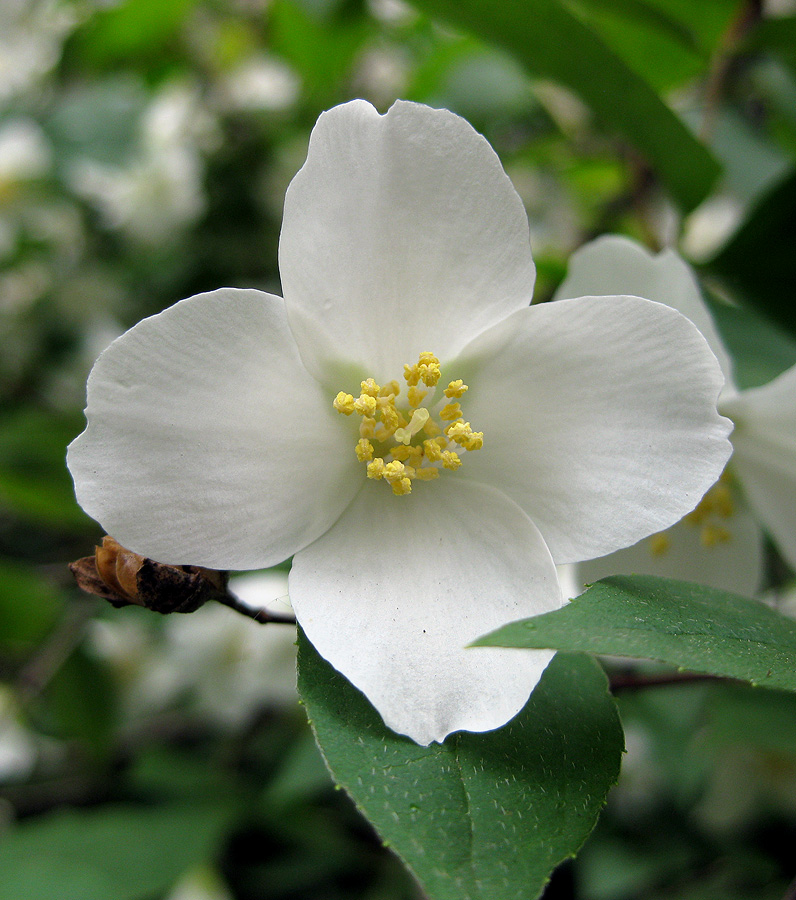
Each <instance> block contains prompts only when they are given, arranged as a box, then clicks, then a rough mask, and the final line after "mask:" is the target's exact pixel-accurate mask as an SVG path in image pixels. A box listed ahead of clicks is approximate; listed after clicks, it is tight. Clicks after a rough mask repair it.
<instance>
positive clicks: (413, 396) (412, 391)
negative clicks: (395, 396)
mask: <svg viewBox="0 0 796 900" xmlns="http://www.w3.org/2000/svg"><path fill="white" fill-rule="evenodd" d="M426 394H428V391H421V390H420V388H417V387H414V386H412V387H410V388H409V390H408V391H407V397H408V399H409V405H410V406H412V407H415V406H420V404H421V403H422V402H423V399H424V398H425V396H426Z"/></svg>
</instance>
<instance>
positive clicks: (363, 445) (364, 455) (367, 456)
mask: <svg viewBox="0 0 796 900" xmlns="http://www.w3.org/2000/svg"><path fill="white" fill-rule="evenodd" d="M354 453H356V455H357V459H358V460H359V461H360V462H367V461H368V460H371V459H373V444H371V442H370V441H369V440H367V439H366V438H360V440H359V441H357V446H356V448H355V450H354Z"/></svg>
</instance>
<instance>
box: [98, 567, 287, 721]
mask: <svg viewBox="0 0 796 900" xmlns="http://www.w3.org/2000/svg"><path fill="white" fill-rule="evenodd" d="M230 588H231V590H232V592H233V593H235V594H236V595H237V596H239V597H240V599H241V600H243V602H244V603H246V605H247V606H251V607H252V608H255V609H260V608H262V609H265V608H266V607H271V608H272V609H280V610H282V611H284V610H289V606H286V605H285V597H286V595H287V573H286V572H282V571H276V572H263V573H258V574H256V575H246V576H240V577H239V578H233V579H232V580H231V583H230ZM274 603H276V604H277V605H276V607H274ZM162 624H163V629H162V632H161V633H157V632H156V631H154V630H153V629H151V628H149V627H147V626H148V622H147V620H146V619H145V618H143V619H142V618H141V617H138V616H135V617H133V616H127V617H125V616H118V617H115V618H114V619H112V620H99V621H97V622H95V623H94V624H93V632H92V643H93V646H94V648H95V650H96V652H98V653H99V655H101V656H102V657H104V658H105V659H107V660H108V661H109V662H110V663H111V665H112V666H113V668H114V669H115V671H116V674H117V676H118V678H119V680H120V684H121V686H122V692H123V698H124V703H125V705H126V709H127V713H128V715H129V716H131V717H133V718H135V717H138V716H141V715H147V714H150V713H153V712H157V711H159V710H162V709H165V708H168V707H172V706H175V705H177V704H180V703H185V704H187V706H188V708H189V709H191V710H193V711H194V712H196V713H198V714H200V715H203V716H206V717H208V718H209V719H211V720H212V721H214V722H217V723H220V724H222V725H224V726H228V727H235V726H237V725H240V724H241V723H243V722H244V721H245V720H246V719H247V718H248V717H249V716H250V715H251V714H252V713H254V712H255V711H256V710H257V709H259V708H263V707H269V706H279V707H284V706H290V705H293V704H296V703H297V702H298V695H297V693H296V647H295V643H296V629H295V627H294V626H292V625H282V624H268V625H262V624H260V623H258V622H255V621H253V620H252V619H249V618H246V617H245V616H243V615H241V614H239V613H236V612H235V611H234V610H231V609H227V607H225V606H222V605H220V604H218V603H209V604H207V605H206V606H203V607H202V608H201V609H198V610H197V611H196V612H194V613H190V614H186V615H180V614H176V613H175V614H173V615H171V616H169V617H168V618H167V619H166V621H165V622H163V623H162Z"/></svg>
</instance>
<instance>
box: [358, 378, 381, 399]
mask: <svg viewBox="0 0 796 900" xmlns="http://www.w3.org/2000/svg"><path fill="white" fill-rule="evenodd" d="M359 389H360V391H361V392H362V394H364V395H366V396H368V397H378V396H379V392H380V391H381V388H380V387H379V386H378V385H377V384H376V382H375V381H374V380H373V379H372V378H367V379H366V380H365V381H362V382H360V384H359Z"/></svg>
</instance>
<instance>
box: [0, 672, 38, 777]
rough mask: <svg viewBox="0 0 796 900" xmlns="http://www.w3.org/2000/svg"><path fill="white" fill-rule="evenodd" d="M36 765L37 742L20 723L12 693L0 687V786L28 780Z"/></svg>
mask: <svg viewBox="0 0 796 900" xmlns="http://www.w3.org/2000/svg"><path fill="white" fill-rule="evenodd" d="M35 764H36V742H35V740H34V738H33V736H32V735H31V734H30V732H28V730H27V729H26V728H24V727H23V725H22V724H21V723H20V721H19V719H18V716H17V711H16V705H15V701H14V698H13V695H12V694H11V691H10V690H8V689H6V688H4V687H3V686H2V685H0V784H3V783H4V782H6V781H16V780H20V779H23V778H26V777H27V776H28V775H29V774H30V773H31V771H32V770H33V767H34V766H35Z"/></svg>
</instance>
